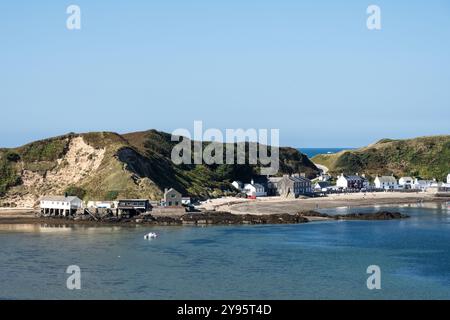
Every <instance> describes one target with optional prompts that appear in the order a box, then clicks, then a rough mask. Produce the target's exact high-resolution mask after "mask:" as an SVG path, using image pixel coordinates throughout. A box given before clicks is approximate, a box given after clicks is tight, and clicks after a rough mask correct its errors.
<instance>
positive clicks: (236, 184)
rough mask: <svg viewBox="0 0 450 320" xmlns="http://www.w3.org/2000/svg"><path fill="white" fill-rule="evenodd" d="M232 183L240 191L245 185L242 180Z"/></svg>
mask: <svg viewBox="0 0 450 320" xmlns="http://www.w3.org/2000/svg"><path fill="white" fill-rule="evenodd" d="M231 185H232V186H233V187H235V188H236V189H237V190H239V191H242V188H243V187H244V184H243V183H242V182H240V181H233V182H232V183H231Z"/></svg>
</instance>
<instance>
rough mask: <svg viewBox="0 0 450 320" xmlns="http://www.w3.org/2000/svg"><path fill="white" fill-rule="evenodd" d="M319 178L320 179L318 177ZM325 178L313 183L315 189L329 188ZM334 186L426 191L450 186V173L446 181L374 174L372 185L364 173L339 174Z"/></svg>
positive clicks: (340, 187) (357, 188)
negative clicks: (398, 177)
mask: <svg viewBox="0 0 450 320" xmlns="http://www.w3.org/2000/svg"><path fill="white" fill-rule="evenodd" d="M319 180H320V179H319ZM326 181H327V180H324V179H322V181H319V182H318V183H317V184H316V185H315V189H316V190H317V189H323V188H331V185H330V184H327V183H326ZM336 188H338V189H352V190H361V189H380V190H408V189H414V190H421V191H426V190H428V189H429V188H450V174H449V175H448V176H447V182H446V183H445V182H437V181H436V179H433V180H423V179H419V178H413V177H401V178H400V179H398V180H397V178H395V177H394V176H393V175H391V176H378V175H377V176H376V177H375V179H374V181H373V185H371V184H370V182H369V180H368V179H367V178H366V177H365V175H364V174H363V175H359V174H355V175H344V174H341V175H340V176H339V177H338V178H337V180H336Z"/></svg>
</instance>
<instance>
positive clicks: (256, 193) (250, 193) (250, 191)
mask: <svg viewBox="0 0 450 320" xmlns="http://www.w3.org/2000/svg"><path fill="white" fill-rule="evenodd" d="M242 191H244V192H245V194H246V195H247V197H251V198H253V197H265V196H267V192H266V190H265V189H264V186H263V185H261V184H259V183H253V184H252V183H246V184H245V185H244V188H243V190H242Z"/></svg>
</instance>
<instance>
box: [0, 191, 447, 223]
mask: <svg viewBox="0 0 450 320" xmlns="http://www.w3.org/2000/svg"><path fill="white" fill-rule="evenodd" d="M447 201H450V194H447V195H445V196H439V197H438V196H436V195H434V194H429V193H424V192H421V193H398V192H372V193H349V194H333V195H329V196H327V197H319V198H301V199H285V198H281V197H264V198H258V199H244V198H236V197H223V198H218V199H210V200H207V201H206V202H204V203H203V204H202V205H200V206H198V207H197V208H198V209H200V210H202V211H222V212H229V213H232V214H239V215H241V214H253V215H269V214H285V213H288V214H296V213H298V212H300V211H308V210H320V209H326V208H339V207H364V206H381V205H398V204H414V203H426V202H447ZM36 212H37V210H34V209H33V208H0V223H1V224H11V223H44V222H49V221H50V220H52V222H56V223H67V222H68V221H70V223H73V224H78V223H82V224H84V223H86V224H89V223H93V224H97V222H88V221H72V220H61V219H50V220H49V219H48V218H39V217H37V216H36ZM157 215H158V214H155V216H157ZM321 219H322V218H320V217H313V218H310V220H321Z"/></svg>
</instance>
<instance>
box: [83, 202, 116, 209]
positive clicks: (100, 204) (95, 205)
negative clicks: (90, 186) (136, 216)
mask: <svg viewBox="0 0 450 320" xmlns="http://www.w3.org/2000/svg"><path fill="white" fill-rule="evenodd" d="M118 204H119V201H88V202H87V205H86V206H87V207H88V208H99V209H115V208H117V205H118Z"/></svg>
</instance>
